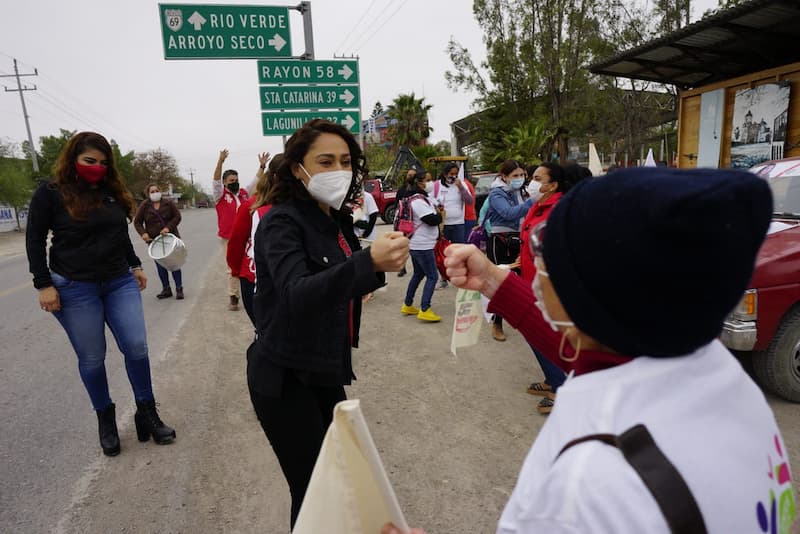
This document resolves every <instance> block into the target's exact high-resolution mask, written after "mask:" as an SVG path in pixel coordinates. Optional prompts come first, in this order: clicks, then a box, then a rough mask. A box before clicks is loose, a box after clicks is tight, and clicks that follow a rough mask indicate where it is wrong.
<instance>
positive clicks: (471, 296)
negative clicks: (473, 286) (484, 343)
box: [450, 289, 484, 356]
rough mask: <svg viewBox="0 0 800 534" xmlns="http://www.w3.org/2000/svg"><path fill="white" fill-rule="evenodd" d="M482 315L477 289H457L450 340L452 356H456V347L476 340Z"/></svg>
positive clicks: (481, 323) (482, 310)
mask: <svg viewBox="0 0 800 534" xmlns="http://www.w3.org/2000/svg"><path fill="white" fill-rule="evenodd" d="M483 315H484V308H483V304H482V303H481V294H480V293H478V292H477V291H472V290H468V289H459V290H458V293H456V316H455V320H454V321H453V336H452V338H451V340H450V352H452V353H453V356H458V354H457V353H456V349H458V348H459V347H471V346H472V345H474V344H476V343H477V342H478V338H479V337H480V334H481V326H482V325H483V321H482V320H481V318H482V317H483Z"/></svg>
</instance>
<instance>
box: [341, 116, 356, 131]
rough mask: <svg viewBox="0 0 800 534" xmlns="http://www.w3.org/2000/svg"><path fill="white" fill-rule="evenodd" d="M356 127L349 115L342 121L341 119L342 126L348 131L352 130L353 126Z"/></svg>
mask: <svg viewBox="0 0 800 534" xmlns="http://www.w3.org/2000/svg"><path fill="white" fill-rule="evenodd" d="M355 125H356V121H355V120H354V119H353V117H351V116H350V115H345V116H344V119H342V126H344V127H345V128H347V129H348V130H352V129H353V126H355Z"/></svg>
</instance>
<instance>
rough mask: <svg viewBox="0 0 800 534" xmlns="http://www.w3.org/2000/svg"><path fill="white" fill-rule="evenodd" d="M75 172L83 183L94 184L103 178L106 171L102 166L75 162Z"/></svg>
mask: <svg viewBox="0 0 800 534" xmlns="http://www.w3.org/2000/svg"><path fill="white" fill-rule="evenodd" d="M75 172H77V173H78V176H79V177H80V178H81V179H82V180H84V181H85V182H88V183H90V184H96V183H97V182H99V181H100V180H102V179H103V178H105V176H106V172H108V169H107V168H106V167H104V166H103V165H84V164H82V163H78V162H77V161H76V162H75Z"/></svg>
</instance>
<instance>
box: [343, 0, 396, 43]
mask: <svg viewBox="0 0 800 534" xmlns="http://www.w3.org/2000/svg"><path fill="white" fill-rule="evenodd" d="M392 2H394V0H389V4H391V3H392ZM377 4H378V2H375V1H372V2H370V4H369V7H368V8H367V9H366V10H365V11H364V12H363V13H362V14H361V17H360V18H359V19H358V21H356V23H355V24H354V25H353V27H352V28H350V31H349V32H347V35H346V36H345V38H344V39H343V40H342V42H341V43H339V44H338V45H337V46H336V48H334V50H341V49H342V46H343V45H344V44H345V43H346V42H347V40H348V39H349V38H350V36H351V35H353V32H354V31H356V28H358V27H359V24H361V21H363V20H364V18H365V17H366V16H367V13H369V12H370V11H371V10H372V6H374V5H377ZM389 4H387V5H386V7H387V8H388V7H389ZM378 15H379V16H380V13H379V14H378ZM372 22H373V23H374V22H375V21H374V20H373V21H372Z"/></svg>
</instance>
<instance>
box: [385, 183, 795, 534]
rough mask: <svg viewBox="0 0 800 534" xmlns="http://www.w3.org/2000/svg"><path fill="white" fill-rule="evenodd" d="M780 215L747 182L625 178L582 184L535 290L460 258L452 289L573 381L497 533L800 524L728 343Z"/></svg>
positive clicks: (777, 442) (550, 225)
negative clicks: (471, 293)
mask: <svg viewBox="0 0 800 534" xmlns="http://www.w3.org/2000/svg"><path fill="white" fill-rule="evenodd" d="M771 213H772V197H771V194H770V191H769V188H768V186H767V184H766V182H765V181H763V180H762V179H761V178H759V177H756V176H754V175H752V174H750V173H747V172H743V171H733V170H728V171H720V170H699V169H698V170H692V171H678V170H674V169H665V168H649V169H630V170H620V171H617V172H615V173H614V174H613V175H611V176H605V177H601V178H598V179H593V180H585V181H583V182H581V183H580V184H578V185H577V186H576V187H574V188H573V189H572V190H570V192H569V193H567V194H566V195H565V196H564V197H563V198H562V199H561V201H560V202H559V203H558V204H557V205H556V206H555V207H554V208H553V211H552V213H551V215H550V217H549V219H548V221H547V223H546V226H540V227H538V228H537V229H536V230H535V231H534V232H533V233H532V236H531V239H530V242H529V244H530V246H531V249H532V251H533V253H534V255H535V256H536V267H537V274H536V277H535V278H534V280H533V283H532V284H529V283H528V282H526V281H525V280H523V279H522V278H520V277H519V276H517V275H516V274H514V273H509V272H508V271H503V270H501V269H499V268H497V267H496V266H494V265H492V264H491V263H490V262H489V261H488V260H487V259H486V258H485V256H483V255H482V254H481V253H480V252H479V251H478V250H477V249H476V248H474V247H472V246H468V245H453V246H451V247H449V248H448V249H447V252H446V253H447V260H446V265H447V273H448V275H449V276H450V279H451V280H452V281H453V284H454V285H456V286H458V287H463V288H466V289H472V290H478V291H480V292H481V293H483V294H484V295H486V296H487V297H489V298H490V299H491V300H490V305H489V311H490V312H497V313H500V314H502V315H503V317H505V318H506V319H507V320H508V322H509V323H510V324H511V325H512V326H513V327H515V328H517V329H518V330H519V331H520V332H521V333H522V334H523V335H524V336H525V338H526V339H527V340H528V341H529V342H531V343H535V345H536V346H537V347H539V348H541V350H542V352H543V353H544V354H545V356H547V357H548V358H550V359H551V360H552V361H553V362H554V363H556V364H558V365H560V366H561V367H562V368H563V369H564V370H565V371H566V372H567V373H568V376H567V380H566V382H565V383H564V384H563V385H562V386H561V388H560V390H559V396H558V403H557V404H556V406H555V408H554V410H553V412H552V414H551V416H550V418H549V420H548V421H547V423H546V424H545V426H544V427H543V428H542V431H541V432H540V434H539V436H538V437H537V439H536V441H535V443H534V444H533V447H532V448H531V450H530V452H529V453H528V457H527V459H526V460H525V463H524V465H523V467H522V470H521V472H520V475H519V479H518V481H517V485H516V487H515V489H514V491H513V493H512V495H511V498H510V500H509V502H508V503H507V504H506V507H505V510H504V511H503V514H502V516H501V518H500V522H499V524H498V529H497V532H498V533H511V532H514V533H534V532H537V533H538V532H581V533H592V532H615V533H627V532H631V533H633V532H648V533H661V532H692V533H695V532H698V533H702V532H790V531H792V528H793V526H794V527H795V528H797V527H798V526H800V525H798V524H797V523H796V503H795V497H794V490H793V488H792V480H791V469H790V468H789V463H788V459H787V453H786V448H785V446H784V443H783V440H782V438H781V433H780V431H779V429H778V426H777V424H776V422H775V418H774V416H773V414H772V411H771V409H770V407H769V406H768V405H767V402H766V400H765V399H764V395H763V393H762V392H761V391H760V390H759V388H758V387H757V386H756V385H755V384H754V383H753V382H752V380H751V379H750V378H749V377H748V376H747V374H746V373H745V372H744V370H743V369H742V367H741V365H740V364H739V363H738V361H737V360H736V359H735V358H734V357H733V356H732V355H731V354H730V353H729V352H728V350H727V349H726V348H725V347H724V346H723V345H722V344H721V343H720V342H719V341H718V340H717V339H716V338H717V336H718V335H719V333H720V331H721V329H722V323H723V320H724V319H725V317H726V315H727V314H728V313H729V312H730V311H731V310H732V309H733V308H734V306H735V305H736V304H737V302H738V301H739V299H740V298H741V296H742V294H743V292H744V290H745V289H746V288H747V285H748V282H749V281H750V278H751V276H752V272H753V267H754V263H755V259H756V255H757V253H758V250H759V248H760V246H761V243H762V241H763V239H764V236H765V234H766V231H767V228H768V226H769V222H770V217H771ZM393 532H397V530H396V529H394V527H392V526H391V525H387V526H386V527H385V528H384V529H383V534H390V533H393Z"/></svg>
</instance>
